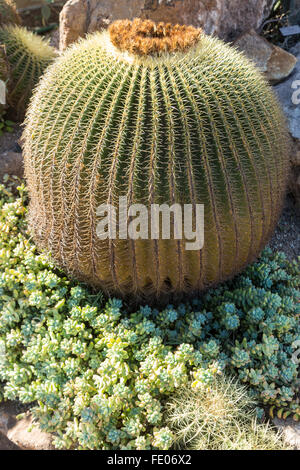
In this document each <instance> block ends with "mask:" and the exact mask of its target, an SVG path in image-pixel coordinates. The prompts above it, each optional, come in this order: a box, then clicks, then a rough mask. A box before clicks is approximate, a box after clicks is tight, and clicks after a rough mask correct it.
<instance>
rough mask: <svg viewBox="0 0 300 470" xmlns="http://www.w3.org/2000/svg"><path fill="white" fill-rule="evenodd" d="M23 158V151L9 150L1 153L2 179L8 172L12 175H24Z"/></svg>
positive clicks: (20, 176)
mask: <svg viewBox="0 0 300 470" xmlns="http://www.w3.org/2000/svg"><path fill="white" fill-rule="evenodd" d="M23 173H24V169H23V158H22V153H17V152H13V151H11V150H8V151H6V152H3V153H1V154H0V180H1V181H2V180H3V176H4V175H5V174H8V175H10V176H13V175H14V176H18V177H19V178H22V177H23Z"/></svg>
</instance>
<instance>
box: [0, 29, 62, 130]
mask: <svg viewBox="0 0 300 470" xmlns="http://www.w3.org/2000/svg"><path fill="white" fill-rule="evenodd" d="M0 45H3V46H4V47H5V52H6V57H7V62H8V65H9V70H10V75H9V81H8V86H7V103H8V105H9V106H10V107H11V108H13V110H14V117H16V118H17V119H18V120H20V121H21V120H23V118H24V115H25V111H26V108H27V106H28V103H29V99H30V97H31V94H32V90H33V88H34V87H35V86H36V84H37V82H38V81H39V78H40V76H41V75H42V73H43V72H44V71H45V69H46V67H48V65H49V64H50V62H51V61H52V60H54V58H55V55H56V54H55V51H54V49H53V48H52V47H51V46H49V45H48V43H47V42H46V41H44V40H43V39H41V38H40V37H39V36H36V35H35V34H33V33H31V32H30V31H27V30H26V29H25V28H21V27H19V26H13V25H8V26H4V27H2V28H0Z"/></svg>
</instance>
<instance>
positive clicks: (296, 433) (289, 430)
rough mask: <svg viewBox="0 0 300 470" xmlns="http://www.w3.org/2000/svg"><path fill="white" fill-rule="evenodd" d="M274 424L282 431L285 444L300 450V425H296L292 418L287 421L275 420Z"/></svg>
mask: <svg viewBox="0 0 300 470" xmlns="http://www.w3.org/2000/svg"><path fill="white" fill-rule="evenodd" d="M274 424H275V426H276V427H277V428H278V429H279V430H280V431H282V433H283V439H284V440H285V442H286V443H287V444H289V445H291V446H292V447H294V448H295V450H300V423H296V422H295V421H293V419H292V418H288V419H287V420H283V419H278V418H275V419H274Z"/></svg>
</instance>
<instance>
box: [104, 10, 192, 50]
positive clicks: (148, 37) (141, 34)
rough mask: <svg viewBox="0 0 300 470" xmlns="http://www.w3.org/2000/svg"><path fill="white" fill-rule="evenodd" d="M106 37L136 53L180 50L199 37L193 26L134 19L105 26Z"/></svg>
mask: <svg viewBox="0 0 300 470" xmlns="http://www.w3.org/2000/svg"><path fill="white" fill-rule="evenodd" d="M109 33H110V39H111V42H112V43H113V45H114V46H116V47H117V48H118V49H120V50H121V51H127V52H130V53H131V54H136V55H141V56H144V55H156V54H160V53H163V52H169V53H171V52H180V51H181V52H184V51H186V50H187V49H190V48H191V47H193V46H194V45H195V44H196V43H197V42H198V41H199V39H200V36H201V30H200V29H197V28H194V27H193V26H186V25H178V24H177V25H175V26H173V25H171V24H170V23H162V22H161V23H158V24H156V23H154V22H153V21H151V20H141V19H139V18H135V19H134V20H133V21H129V20H120V21H115V22H114V23H113V24H112V25H111V26H110V28H109Z"/></svg>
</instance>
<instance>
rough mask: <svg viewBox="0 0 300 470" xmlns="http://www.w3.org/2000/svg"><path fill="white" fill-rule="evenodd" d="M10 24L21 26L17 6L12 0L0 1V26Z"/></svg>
mask: <svg viewBox="0 0 300 470" xmlns="http://www.w3.org/2000/svg"><path fill="white" fill-rule="evenodd" d="M10 23H12V24H21V20H20V17H19V15H18V13H17V9H16V5H15V3H14V2H13V1H12V0H0V26H2V25H5V24H10Z"/></svg>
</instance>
